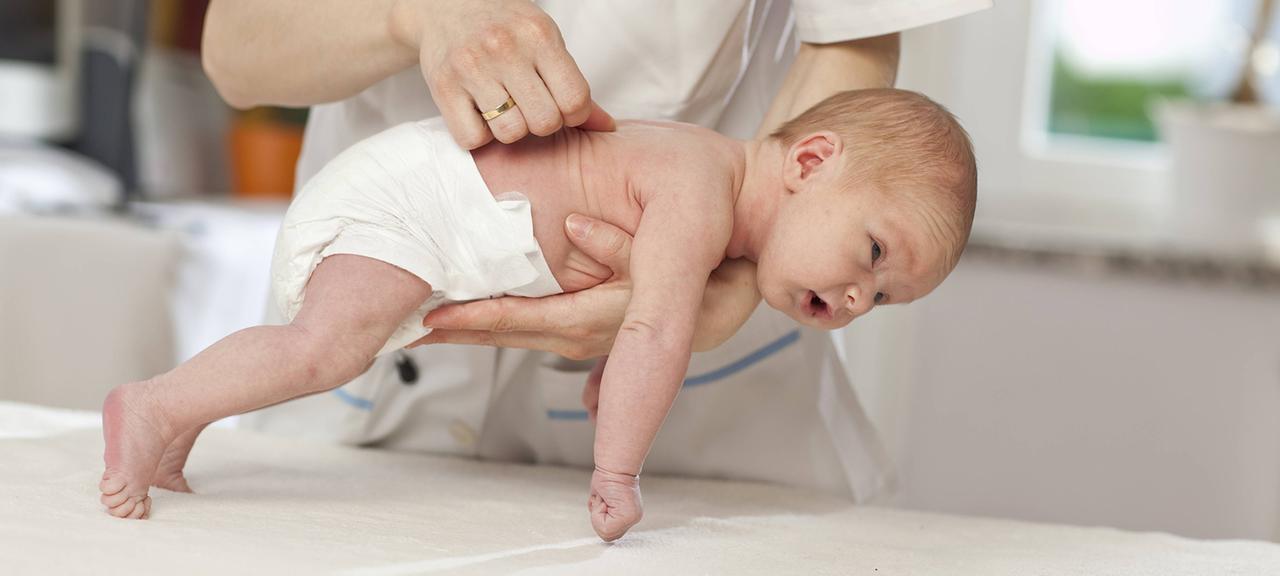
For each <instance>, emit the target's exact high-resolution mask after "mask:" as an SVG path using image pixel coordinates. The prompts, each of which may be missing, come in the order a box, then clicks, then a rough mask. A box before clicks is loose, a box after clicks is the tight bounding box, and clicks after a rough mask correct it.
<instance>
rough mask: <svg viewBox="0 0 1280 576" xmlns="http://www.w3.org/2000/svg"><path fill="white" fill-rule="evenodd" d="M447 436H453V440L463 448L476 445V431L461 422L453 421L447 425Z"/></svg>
mask: <svg viewBox="0 0 1280 576" xmlns="http://www.w3.org/2000/svg"><path fill="white" fill-rule="evenodd" d="M449 434H450V435H451V436H453V439H454V440H456V441H457V442H458V444H461V445H463V446H470V445H472V444H475V443H476V431H475V430H472V429H471V427H470V426H467V423H466V422H463V421H461V420H454V421H453V422H450V423H449Z"/></svg>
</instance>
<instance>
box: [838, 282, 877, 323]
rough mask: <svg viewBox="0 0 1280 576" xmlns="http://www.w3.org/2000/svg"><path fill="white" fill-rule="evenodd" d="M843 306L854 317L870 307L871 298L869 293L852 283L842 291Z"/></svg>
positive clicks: (864, 312)
mask: <svg viewBox="0 0 1280 576" xmlns="http://www.w3.org/2000/svg"><path fill="white" fill-rule="evenodd" d="M844 307H845V309H846V310H848V311H849V313H850V314H852V315H853V317H854V318H857V317H859V316H861V315H863V314H866V313H867V310H869V309H870V308H871V298H870V297H869V294H867V293H865V292H863V290H862V288H860V287H859V286H857V285H853V286H850V287H848V288H846V289H845V291H844Z"/></svg>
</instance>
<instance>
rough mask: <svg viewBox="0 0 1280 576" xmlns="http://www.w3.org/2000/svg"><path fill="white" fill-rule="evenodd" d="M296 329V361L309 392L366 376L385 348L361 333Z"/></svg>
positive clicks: (322, 389)
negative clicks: (381, 350)
mask: <svg viewBox="0 0 1280 576" xmlns="http://www.w3.org/2000/svg"><path fill="white" fill-rule="evenodd" d="M294 329H295V330H297V331H298V332H299V333H300V337H299V340H298V343H299V346H298V349H297V353H296V361H297V362H298V363H299V364H300V366H301V367H302V372H303V382H302V384H303V385H304V386H305V387H306V388H308V391H309V392H323V391H326V390H330V389H333V388H335V387H337V386H341V385H342V384H345V383H346V382H349V381H350V380H352V379H353V378H355V377H356V376H359V375H360V374H363V373H364V371H365V370H368V369H369V366H371V365H372V364H373V359H374V356H375V355H376V354H377V352H378V349H379V348H380V347H381V344H376V345H375V344H374V343H372V342H371V341H369V339H368V338H365V337H362V336H361V335H358V334H340V333H339V334H332V333H331V334H324V333H315V332H309V331H306V330H301V329H298V328H296V327H294Z"/></svg>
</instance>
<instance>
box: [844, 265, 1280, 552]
mask: <svg viewBox="0 0 1280 576" xmlns="http://www.w3.org/2000/svg"><path fill="white" fill-rule="evenodd" d="M1245 284H1247V283H1242V282H1230V281H1228V282H1217V283H1206V282H1177V281H1173V280H1170V279H1169V278H1164V279H1154V278H1151V277H1148V276H1141V275H1124V274H1120V275H1115V274H1103V273H1098V274H1082V273H1080V272H1079V271H1078V270H1076V271H1075V272H1072V271H1064V270H1063V269H1061V268H1055V267H1053V266H1034V265H1027V264H1025V263H1006V262H1000V261H997V260H992V259H990V258H981V257H979V258H970V257H966V259H965V261H964V262H963V263H962V264H961V266H960V267H959V268H958V269H957V270H956V271H955V272H954V274H953V276H952V277H951V278H950V279H949V280H948V281H947V282H946V283H945V284H944V285H943V286H942V287H940V288H939V289H938V290H937V292H936V293H935V294H933V295H932V296H930V297H929V298H928V299H926V300H923V301H921V302H920V303H918V304H915V305H913V306H912V307H909V308H906V309H904V310H903V311H895V313H892V314H887V315H886V316H885V317H884V318H882V319H875V318H869V319H870V320H872V321H871V322H868V323H866V324H863V325H859V323H861V322H862V320H859V322H855V327H853V328H851V329H850V331H849V332H848V334H847V335H846V341H847V345H848V348H847V353H848V357H849V361H850V367H851V371H852V374H853V377H854V378H855V382H856V383H857V384H856V386H857V387H858V388H859V392H860V393H861V394H862V396H863V398H864V399H865V400H866V404H867V408H868V411H869V414H870V415H871V417H872V418H873V420H876V421H877V424H879V425H880V426H881V427H882V429H883V430H884V434H885V438H886V444H888V448H889V450H890V452H891V453H892V454H893V456H894V459H895V460H896V461H897V463H898V466H899V475H900V478H899V492H898V494H897V496H896V497H895V499H894V500H893V503H894V504H896V505H900V506H903V507H908V508H918V509H928V510H938V511H945V512H954V513H964V514H979V515H992V516H1002V517H1010V518H1021V519H1028V520H1038V521H1051V522H1064V523H1074V524H1084V525H1110V526H1115V527H1120V528H1128V529H1137V530H1161V531H1168V532H1173V533H1176V534H1182V535H1187V536H1194V537H1206V538H1256V539H1280V288H1278V287H1277V286H1276V285H1275V284H1274V283H1273V284H1271V285H1270V287H1269V288H1260V287H1252V288H1250V287H1246V286H1245ZM881 312H889V310H888V309H886V310H883V311H877V313H876V314H873V315H872V317H874V316H876V315H877V314H880V313H881Z"/></svg>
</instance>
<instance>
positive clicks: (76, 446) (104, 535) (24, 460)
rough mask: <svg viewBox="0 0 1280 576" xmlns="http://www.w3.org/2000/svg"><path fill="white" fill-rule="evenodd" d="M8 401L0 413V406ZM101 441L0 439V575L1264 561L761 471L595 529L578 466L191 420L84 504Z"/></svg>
mask: <svg viewBox="0 0 1280 576" xmlns="http://www.w3.org/2000/svg"><path fill="white" fill-rule="evenodd" d="M8 414H9V413H8V412H4V411H0V415H5V416H7V415H8ZM101 453H102V440H101V437H100V434H99V432H98V431H96V430H93V429H79V430H74V431H71V432H66V433H63V434H60V435H55V436H49V437H44V438H6V439H0V573H3V574H7V575H17V574H138V575H143V574H283V573H290V574H314V573H345V574H369V575H390V574H430V573H448V574H511V573H515V574H611V575H612V574H703V573H707V574H770V575H773V574H793V573H795V574H877V575H878V574H885V575H891V574H928V575H949V574H975V575H982V576H998V575H1003V574H1010V575H1013V574H1017V575H1027V574H1036V575H1040V576H1054V575H1066V574H1089V575H1107V574H1115V575H1148V574H1149V575H1161V576H1174V575H1183V574H1185V575H1202V574H1257V575H1273V576H1274V575H1276V574H1280V544H1272V543H1264V542H1251V541H1221V542H1206V541H1195V540H1188V539H1185V538H1180V537H1175V536H1170V535H1166V534H1156V533H1131V532H1122V531H1118V530H1112V529H1106V528H1080V527H1067V526H1053V525H1040V524H1029V523H1021V522H1012V521H1006V520H994V519H980V518H965V517H956V516H943V515H934V514H925V513H917V512H907V511H901V510H890V509H882V508H854V507H851V506H849V505H848V504H846V503H844V502H843V501H840V500H835V499H831V498H828V497H825V496H813V495H807V494H803V493H798V492H795V491H792V490H788V489H783V488H779V487H774V486H767V485H758V484H743V483H730V482H715V481H694V480H679V479H667V478H644V479H643V484H642V486H643V488H644V495H645V504H646V517H645V519H644V521H643V522H641V524H640V525H639V526H637V527H636V529H633V531H632V532H631V533H629V534H628V535H627V536H626V537H624V538H623V539H622V540H621V541H619V542H617V543H614V544H612V545H610V544H604V543H602V542H600V541H599V540H597V539H596V538H595V536H594V534H593V533H592V531H591V527H590V524H589V523H588V520H587V515H586V500H587V480H588V476H589V475H588V472H586V471H583V470H566V469H557V468H545V467H529V466H519V465H510V464H498V463H488V462H474V461H469V460H459V459H450V458H439V457H427V456H419V455H408V454H395V453H386V452H380V451H374V450H355V449H347V448H341V447H334V446H326V445H317V444H306V443H301V442H298V441H294V440H283V439H278V438H272V437H266V436H259V435H254V434H251V433H247V432H243V431H230V430H210V431H209V432H207V433H206V435H205V437H203V438H202V439H201V441H200V443H199V444H197V446H196V449H195V451H194V452H193V454H192V458H191V463H190V466H189V468H188V470H189V474H188V477H189V478H190V481H191V484H192V486H193V487H194V488H195V490H196V491H197V492H199V494H196V495H189V494H174V493H169V492H164V491H158V490H153V495H154V508H153V516H152V518H151V519H150V520H146V521H125V520H117V519H114V518H111V517H109V516H107V515H106V513H105V512H103V511H102V509H101V508H100V505H99V504H98V502H97V491H96V483H97V479H98V477H99V475H100V474H101V466H102V464H101V463H102V460H101Z"/></svg>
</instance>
